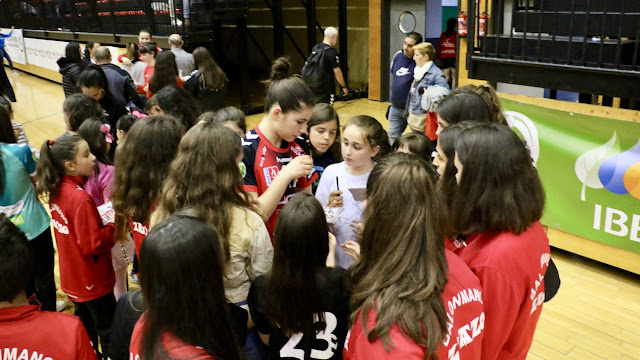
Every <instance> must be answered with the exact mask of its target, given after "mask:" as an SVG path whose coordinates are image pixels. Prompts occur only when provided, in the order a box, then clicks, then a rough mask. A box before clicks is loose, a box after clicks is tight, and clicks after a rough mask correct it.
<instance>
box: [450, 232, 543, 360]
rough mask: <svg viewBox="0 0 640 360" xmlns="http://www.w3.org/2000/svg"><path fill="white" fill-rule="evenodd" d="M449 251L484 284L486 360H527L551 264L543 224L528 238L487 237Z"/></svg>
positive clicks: (494, 234) (454, 243) (454, 244)
mask: <svg viewBox="0 0 640 360" xmlns="http://www.w3.org/2000/svg"><path fill="white" fill-rule="evenodd" d="M446 247H447V248H448V249H450V250H452V251H453V252H454V253H456V254H457V255H458V256H460V258H461V259H462V260H463V261H464V262H465V263H467V265H469V268H470V269H471V271H473V272H474V273H475V274H476V276H478V278H479V279H480V283H481V284H482V290H483V300H484V312H485V314H486V320H485V327H484V329H485V330H484V332H485V334H484V339H483V343H482V360H485V359H486V360H494V359H501V360H502V359H504V360H507V359H508V360H520V359H522V360H524V359H525V358H526V357H527V352H528V351H529V348H530V347H531V343H532V341H533V334H534V333H535V330H536V325H537V323H538V318H540V313H541V312H542V304H543V303H544V281H543V279H544V275H545V274H546V272H547V267H548V266H549V259H550V258H551V253H550V248H549V239H548V238H547V235H546V234H545V233H544V229H543V228H542V224H540V222H539V221H536V222H535V223H533V224H532V225H531V226H529V228H528V229H527V230H525V232H523V233H522V234H519V235H516V234H514V233H511V232H500V233H497V232H485V233H482V234H472V235H470V236H469V237H468V238H467V240H466V241H460V240H453V241H451V240H447V241H446Z"/></svg>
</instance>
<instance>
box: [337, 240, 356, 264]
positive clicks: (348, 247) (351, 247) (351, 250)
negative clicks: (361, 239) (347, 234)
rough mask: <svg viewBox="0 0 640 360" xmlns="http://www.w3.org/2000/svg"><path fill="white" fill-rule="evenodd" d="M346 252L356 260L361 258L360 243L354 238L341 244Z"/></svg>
mask: <svg viewBox="0 0 640 360" xmlns="http://www.w3.org/2000/svg"><path fill="white" fill-rule="evenodd" d="M340 247H341V248H342V251H344V253H345V254H347V255H349V256H351V257H352V258H353V259H354V260H359V259H360V244H358V243H357V242H355V241H353V240H349V241H347V242H345V243H344V244H342V245H340Z"/></svg>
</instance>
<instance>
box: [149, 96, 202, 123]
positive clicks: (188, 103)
mask: <svg viewBox="0 0 640 360" xmlns="http://www.w3.org/2000/svg"><path fill="white" fill-rule="evenodd" d="M152 101H155V102H156V103H157V105H158V106H159V107H160V109H162V111H164V113H165V114H167V115H171V116H173V117H175V118H176V119H178V120H179V121H180V123H181V124H182V126H183V127H184V131H185V132H186V131H187V130H189V129H190V128H191V127H192V126H193V125H194V124H195V123H196V120H197V119H198V116H199V115H200V107H199V106H198V104H197V103H196V101H195V100H194V99H193V96H191V94H189V92H188V91H186V90H184V89H181V88H179V87H178V86H176V85H170V86H165V87H163V88H162V89H161V90H160V91H158V93H157V94H155V95H153V96H152V97H151V99H149V100H148V101H147V102H152Z"/></svg>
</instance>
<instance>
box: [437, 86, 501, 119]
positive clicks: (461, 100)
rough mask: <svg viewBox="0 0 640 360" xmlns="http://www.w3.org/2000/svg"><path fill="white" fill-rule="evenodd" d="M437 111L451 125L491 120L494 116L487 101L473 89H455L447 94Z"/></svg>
mask: <svg viewBox="0 0 640 360" xmlns="http://www.w3.org/2000/svg"><path fill="white" fill-rule="evenodd" d="M436 113H437V114H438V115H440V117H441V118H442V120H444V121H446V122H447V123H448V124H449V125H453V124H457V123H459V122H463V121H467V120H470V121H479V122H490V121H491V119H492V117H491V114H490V112H489V107H488V106H487V103H486V102H485V101H484V100H483V99H482V97H481V96H480V95H478V94H476V93H475V92H473V91H470V90H465V89H459V88H458V89H455V90H453V91H452V92H450V93H449V94H447V96H445V97H444V98H443V99H442V100H441V101H440V103H438V106H437V107H436Z"/></svg>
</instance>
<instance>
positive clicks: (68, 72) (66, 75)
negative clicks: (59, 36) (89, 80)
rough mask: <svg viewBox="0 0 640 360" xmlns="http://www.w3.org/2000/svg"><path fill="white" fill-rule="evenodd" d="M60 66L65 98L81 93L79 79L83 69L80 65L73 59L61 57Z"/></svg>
mask: <svg viewBox="0 0 640 360" xmlns="http://www.w3.org/2000/svg"><path fill="white" fill-rule="evenodd" d="M57 62H58V66H59V67H60V74H62V89H63V90H64V97H65V98H66V97H67V96H69V95H71V94H75V93H77V92H79V90H78V87H77V85H76V84H77V82H78V77H80V73H81V72H82V67H80V65H78V64H77V63H76V62H75V61H73V60H72V59H68V58H66V57H61V58H60V59H58V61H57Z"/></svg>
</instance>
